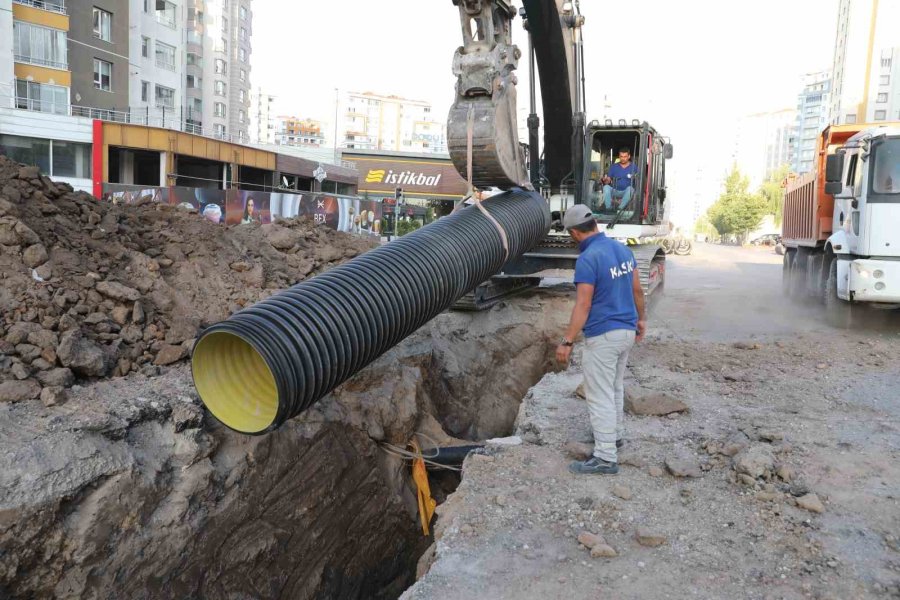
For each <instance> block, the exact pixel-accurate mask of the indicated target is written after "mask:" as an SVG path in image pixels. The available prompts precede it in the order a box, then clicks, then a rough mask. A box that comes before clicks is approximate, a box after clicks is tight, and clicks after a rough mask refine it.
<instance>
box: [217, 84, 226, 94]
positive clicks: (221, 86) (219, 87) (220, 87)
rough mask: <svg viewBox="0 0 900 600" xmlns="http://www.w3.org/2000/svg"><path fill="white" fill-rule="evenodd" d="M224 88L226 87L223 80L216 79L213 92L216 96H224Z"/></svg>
mask: <svg viewBox="0 0 900 600" xmlns="http://www.w3.org/2000/svg"><path fill="white" fill-rule="evenodd" d="M225 89H226V88H225V82H224V81H217V82H216V87H215V94H216V96H224V95H225Z"/></svg>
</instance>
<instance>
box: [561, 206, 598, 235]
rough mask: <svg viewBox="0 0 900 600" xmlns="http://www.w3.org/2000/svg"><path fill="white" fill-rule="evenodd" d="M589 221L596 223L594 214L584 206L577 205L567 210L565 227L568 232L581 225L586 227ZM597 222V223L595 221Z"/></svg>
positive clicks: (564, 219)
mask: <svg viewBox="0 0 900 600" xmlns="http://www.w3.org/2000/svg"><path fill="white" fill-rule="evenodd" d="M589 221H594V213H593V212H591V209H590V208H588V207H587V206H585V205H584V204H576V205H575V206H573V207H571V208H569V209H568V210H566V216H565V217H563V227H565V228H566V229H567V230H568V229H572V228H573V227H578V226H579V225H584V224H585V223H588V222H589ZM595 222H596V221H595Z"/></svg>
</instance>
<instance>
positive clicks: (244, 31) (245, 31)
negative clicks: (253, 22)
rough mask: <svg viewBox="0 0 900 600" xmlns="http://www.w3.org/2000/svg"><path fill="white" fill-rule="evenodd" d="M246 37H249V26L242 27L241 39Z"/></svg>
mask: <svg viewBox="0 0 900 600" xmlns="http://www.w3.org/2000/svg"><path fill="white" fill-rule="evenodd" d="M246 39H247V28H246V27H241V40H246Z"/></svg>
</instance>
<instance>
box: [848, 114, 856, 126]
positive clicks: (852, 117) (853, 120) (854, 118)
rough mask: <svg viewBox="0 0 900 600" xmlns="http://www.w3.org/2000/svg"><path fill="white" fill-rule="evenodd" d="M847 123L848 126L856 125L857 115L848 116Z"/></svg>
mask: <svg viewBox="0 0 900 600" xmlns="http://www.w3.org/2000/svg"><path fill="white" fill-rule="evenodd" d="M846 122H847V124H848V125H853V124H854V123H856V115H847V120H846Z"/></svg>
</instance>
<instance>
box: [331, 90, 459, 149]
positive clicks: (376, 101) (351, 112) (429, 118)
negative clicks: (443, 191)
mask: <svg viewBox="0 0 900 600" xmlns="http://www.w3.org/2000/svg"><path fill="white" fill-rule="evenodd" d="M344 105H345V107H346V113H345V115H344V123H343V129H344V135H343V141H342V146H343V147H345V148H347V149H355V150H387V151H398V152H420V153H429V154H444V153H446V152H447V135H446V126H445V124H444V122H443V120H438V119H435V118H434V116H433V115H432V113H431V105H430V104H429V103H427V102H422V101H420V100H409V99H407V98H401V97H399V96H383V95H379V94H373V93H371V92H365V93H357V92H350V93H348V94H347V95H346V97H345V101H344Z"/></svg>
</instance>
